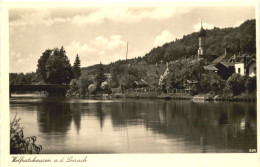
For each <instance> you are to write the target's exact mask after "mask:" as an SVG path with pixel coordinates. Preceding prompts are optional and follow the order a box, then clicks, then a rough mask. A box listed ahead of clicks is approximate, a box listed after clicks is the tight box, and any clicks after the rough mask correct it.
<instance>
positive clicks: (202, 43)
mask: <svg viewBox="0 0 260 167" xmlns="http://www.w3.org/2000/svg"><path fill="white" fill-rule="evenodd" d="M206 35H207V34H206V30H204V28H203V26H202V22H201V28H200V32H199V49H198V57H199V56H200V55H203V54H205V38H206Z"/></svg>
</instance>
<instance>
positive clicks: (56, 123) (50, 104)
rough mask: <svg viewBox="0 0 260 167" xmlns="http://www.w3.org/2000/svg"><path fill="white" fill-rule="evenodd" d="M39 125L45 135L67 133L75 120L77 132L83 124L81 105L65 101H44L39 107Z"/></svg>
mask: <svg viewBox="0 0 260 167" xmlns="http://www.w3.org/2000/svg"><path fill="white" fill-rule="evenodd" d="M38 107H39V109H38V112H37V116H38V124H39V127H40V131H41V132H44V133H63V134H64V133H66V132H67V131H68V130H69V128H70V125H71V121H72V119H73V121H74V124H75V127H76V129H77V132H78V131H79V129H80V124H81V111H80V108H81V105H80V104H78V103H66V101H65V100H64V99H56V100H55V99H52V100H47V99H44V100H43V101H42V103H41V104H40V105H39V106H38Z"/></svg>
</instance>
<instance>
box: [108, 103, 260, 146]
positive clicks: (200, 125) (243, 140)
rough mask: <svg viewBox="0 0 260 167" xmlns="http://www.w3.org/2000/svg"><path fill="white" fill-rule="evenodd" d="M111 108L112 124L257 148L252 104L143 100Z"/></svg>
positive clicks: (196, 140) (201, 142)
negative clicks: (135, 126) (137, 126)
mask: <svg viewBox="0 0 260 167" xmlns="http://www.w3.org/2000/svg"><path fill="white" fill-rule="evenodd" d="M111 108H112V110H111V117H112V122H113V126H114V127H126V126H129V125H138V124H139V125H140V124H145V126H146V129H150V130H152V131H154V132H155V133H161V134H164V135H166V136H167V137H169V138H181V139H184V140H186V141H188V143H189V142H190V143H193V144H192V145H194V144H195V145H202V146H207V145H211V146H215V147H222V148H227V149H240V150H241V149H243V150H244V151H248V149H249V148H256V104H254V103H193V102H190V101H177V102H173V101H162V102H161V103H156V102H149V101H143V100H142V101H140V102H138V101H126V102H125V103H113V106H112V107H111ZM203 148H204V147H203ZM205 149H206V147H205ZM204 151H206V150H204Z"/></svg>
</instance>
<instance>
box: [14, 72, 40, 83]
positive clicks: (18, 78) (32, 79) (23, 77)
mask: <svg viewBox="0 0 260 167" xmlns="http://www.w3.org/2000/svg"><path fill="white" fill-rule="evenodd" d="M38 81H39V80H38V78H37V75H36V73H34V72H32V73H26V74H24V73H10V74H9V84H10V85H28V84H35V83H37V82H38Z"/></svg>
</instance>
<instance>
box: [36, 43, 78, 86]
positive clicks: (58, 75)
mask: <svg viewBox="0 0 260 167" xmlns="http://www.w3.org/2000/svg"><path fill="white" fill-rule="evenodd" d="M37 72H38V73H39V74H40V76H41V77H42V79H43V80H44V81H45V82H49V83H51V84H62V83H65V84H68V83H69V82H70V80H71V79H72V77H73V73H72V68H71V65H70V62H69V59H68V57H67V56H66V51H65V50H64V48H63V47H61V49H58V48H55V49H53V50H50V49H47V50H46V51H45V52H43V54H42V56H41V57H40V59H39V60H38V69H37Z"/></svg>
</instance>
